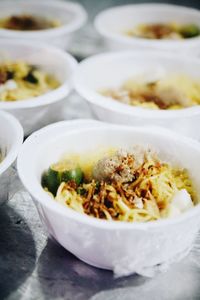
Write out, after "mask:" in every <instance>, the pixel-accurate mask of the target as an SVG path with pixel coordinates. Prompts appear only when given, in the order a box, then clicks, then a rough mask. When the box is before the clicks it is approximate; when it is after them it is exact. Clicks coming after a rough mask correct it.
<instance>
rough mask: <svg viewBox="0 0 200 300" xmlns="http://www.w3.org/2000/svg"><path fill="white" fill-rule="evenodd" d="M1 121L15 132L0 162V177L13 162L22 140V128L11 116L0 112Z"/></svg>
mask: <svg viewBox="0 0 200 300" xmlns="http://www.w3.org/2000/svg"><path fill="white" fill-rule="evenodd" d="M2 119H3V121H4V123H5V124H7V125H8V126H11V127H12V129H13V130H14V132H15V136H14V139H13V140H12V144H11V148H10V150H9V152H8V153H7V154H6V156H5V158H4V159H3V160H2V162H0V175H1V174H3V173H4V172H5V171H6V170H7V169H8V168H9V167H10V166H11V165H12V163H13V162H14V161H15V159H16V157H17V155H18V152H19V149H20V147H21V146H22V143H23V139H24V131H23V128H22V126H21V124H20V122H19V121H18V120H17V119H16V118H15V117H14V116H13V115H11V114H10V113H8V112H5V111H1V110H0V120H1V121H2ZM0 146H1V145H0Z"/></svg>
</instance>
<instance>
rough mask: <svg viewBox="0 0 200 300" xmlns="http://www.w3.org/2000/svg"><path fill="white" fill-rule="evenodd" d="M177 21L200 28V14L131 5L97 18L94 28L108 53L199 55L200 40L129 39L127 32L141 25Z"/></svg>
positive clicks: (167, 7)
mask: <svg viewBox="0 0 200 300" xmlns="http://www.w3.org/2000/svg"><path fill="white" fill-rule="evenodd" d="M162 22H166V23H167V22H177V23H179V22H180V23H183V24H191V23H192V24H197V25H199V26H200V11H199V10H197V9H193V8H188V7H183V6H177V5H169V4H155V3H153V4H130V5H124V6H118V7H113V8H109V9H107V10H105V11H103V12H101V13H99V14H98V15H97V17H96V18H95V23H94V24H95V27H96V29H97V31H98V32H99V33H100V34H101V35H102V36H103V37H104V39H105V42H106V45H107V48H108V49H109V50H130V49H134V50H141V49H149V50H151V49H152V50H164V51H171V52H174V51H178V52H179V51H180V49H181V53H186V54H188V52H190V53H191V54H194V55H197V54H200V50H199V48H200V37H196V38H190V39H185V40H152V39H151V40H150V39H144V38H136V37H128V36H126V35H124V32H126V31H127V30H130V29H132V28H134V27H135V26H137V25H139V24H145V23H162Z"/></svg>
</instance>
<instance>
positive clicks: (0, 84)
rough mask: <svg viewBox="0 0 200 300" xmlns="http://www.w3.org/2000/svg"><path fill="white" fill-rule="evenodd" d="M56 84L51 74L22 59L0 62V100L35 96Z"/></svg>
mask: <svg viewBox="0 0 200 300" xmlns="http://www.w3.org/2000/svg"><path fill="white" fill-rule="evenodd" d="M58 86H59V82H58V81H57V79H56V78H55V77H54V76H53V75H50V74H47V73H45V72H44V71H42V70H40V69H39V68H38V67H35V66H31V65H29V64H27V63H25V62H23V61H16V62H5V63H3V64H0V101H17V100H25V99H28V98H32V97H37V96H40V95H42V94H45V93H47V92H49V91H50V90H53V89H56V88H57V87H58Z"/></svg>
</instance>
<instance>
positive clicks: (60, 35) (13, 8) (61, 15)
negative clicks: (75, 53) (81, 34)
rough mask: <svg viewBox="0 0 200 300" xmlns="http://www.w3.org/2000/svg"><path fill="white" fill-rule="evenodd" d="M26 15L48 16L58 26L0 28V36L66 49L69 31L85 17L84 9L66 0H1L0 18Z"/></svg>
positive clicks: (84, 19) (85, 18)
mask: <svg viewBox="0 0 200 300" xmlns="http://www.w3.org/2000/svg"><path fill="white" fill-rule="evenodd" d="M20 14H30V15H35V16H41V17H47V18H52V19H53V20H54V19H56V20H58V21H60V22H61V26H59V27H56V28H51V29H45V30H34V31H17V30H9V29H0V38H8V39H12V40H13V39H17V40H19V39H25V40H28V41H34V43H37V42H46V43H48V44H49V45H55V46H57V47H59V48H62V49H67V48H68V46H69V44H70V41H71V38H72V36H73V35H72V34H73V33H74V32H75V31H76V30H78V29H79V28H81V27H82V26H83V25H84V23H85V22H86V20H87V13H86V11H85V9H84V8H83V7H82V6H81V5H80V4H78V3H74V2H67V1H59V0H56V1H51V0H50V1H48V0H47V1H39V0H29V1H26V0H18V1H17V5H16V1H15V0H4V1H1V2H0V18H5V17H9V16H12V15H20Z"/></svg>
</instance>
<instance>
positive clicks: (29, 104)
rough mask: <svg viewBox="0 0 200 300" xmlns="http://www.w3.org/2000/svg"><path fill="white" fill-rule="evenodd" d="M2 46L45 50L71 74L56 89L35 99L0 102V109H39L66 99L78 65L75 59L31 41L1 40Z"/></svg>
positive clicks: (58, 50)
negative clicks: (66, 66) (67, 68)
mask: <svg viewBox="0 0 200 300" xmlns="http://www.w3.org/2000/svg"><path fill="white" fill-rule="evenodd" d="M1 45H2V47H3V46H4V45H9V46H13V47H16V46H19V47H22V48H23V47H30V48H32V50H40V49H43V50H45V49H46V50H47V51H48V52H51V53H52V54H54V55H55V56H58V57H60V58H61V59H62V60H63V63H64V64H66V65H68V66H69V68H70V69H71V74H70V75H69V78H67V79H65V80H64V82H63V83H62V84H61V85H60V86H59V87H58V88H56V89H54V90H51V91H49V92H47V93H45V94H42V95H40V96H37V97H32V98H28V99H24V100H17V101H0V109H6V110H12V109H23V108H25V109H26V108H33V107H40V106H45V105H48V104H51V103H55V102H58V101H60V100H62V99H63V98H64V97H66V96H67V95H68V94H69V93H70V92H71V90H72V88H73V86H72V75H73V72H74V70H75V68H76V66H77V65H78V63H77V61H76V59H75V58H74V57H73V56H72V55H71V54H69V53H67V52H65V51H63V50H61V49H59V48H57V47H55V46H49V45H47V44H45V43H37V44H36V45H35V43H34V42H32V41H25V40H10V39H1V40H0V46H1Z"/></svg>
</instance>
